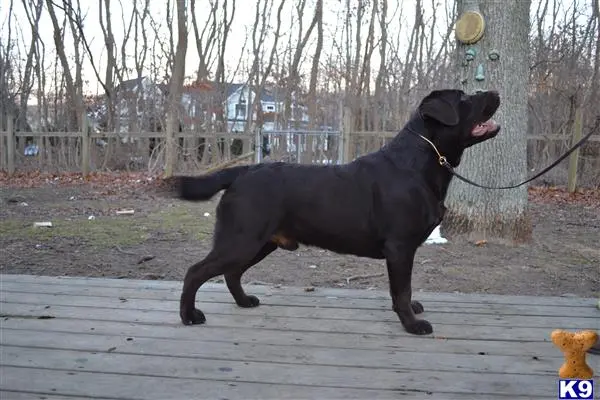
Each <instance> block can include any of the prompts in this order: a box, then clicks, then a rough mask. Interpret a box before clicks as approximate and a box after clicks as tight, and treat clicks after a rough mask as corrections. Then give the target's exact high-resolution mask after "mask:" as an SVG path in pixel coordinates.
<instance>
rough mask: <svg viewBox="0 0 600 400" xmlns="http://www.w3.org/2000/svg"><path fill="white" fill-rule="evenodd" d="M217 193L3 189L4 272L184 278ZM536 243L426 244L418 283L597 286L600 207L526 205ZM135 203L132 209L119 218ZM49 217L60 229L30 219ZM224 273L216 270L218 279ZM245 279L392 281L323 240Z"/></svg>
mask: <svg viewBox="0 0 600 400" xmlns="http://www.w3.org/2000/svg"><path fill="white" fill-rule="evenodd" d="M215 205H216V202H215V201H212V202H208V203H200V204H196V203H186V202H181V201H178V200H175V199H172V198H168V197H166V196H164V195H163V194H160V193H157V192H156V191H155V190H153V189H152V187H151V186H150V187H147V188H142V189H140V188H126V187H125V188H123V189H122V190H118V191H115V190H107V189H106V188H103V187H102V186H101V185H100V186H99V185H92V184H83V185H76V186H59V185H53V184H46V185H44V186H42V187H38V188H30V189H17V188H7V187H3V188H0V249H2V251H1V252H0V272H1V273H20V274H41V275H69V276H103V277H114V278H142V279H170V280H171V279H172V280H181V279H182V278H183V275H184V273H185V271H186V269H187V268H188V266H190V265H191V264H193V263H194V262H197V261H198V260H200V259H201V258H202V257H203V256H204V255H205V254H206V253H207V251H208V250H209V247H210V244H211V232H212V226H213V223H214V208H215ZM530 208H531V216H532V220H533V223H534V238H533V242H532V243H530V244H527V245H521V246H507V245H497V244H486V245H483V246H476V245H475V244H474V243H470V242H467V241H466V240H464V239H460V238H451V237H450V238H449V239H450V242H449V243H448V244H444V245H424V246H423V247H422V248H421V249H420V250H419V251H418V253H417V257H416V262H415V269H414V274H415V276H414V278H415V279H414V285H413V287H414V289H415V290H426V291H444V292H454V291H457V292H480V293H499V294H526V295H568V296H569V295H576V296H592V297H593V296H598V295H599V294H600V244H599V240H600V208H599V207H598V206H594V205H585V204H578V203H575V204H573V203H560V202H544V203H541V202H537V201H532V202H531V203H530ZM123 209H133V210H134V211H135V212H134V214H133V215H127V214H125V215H117V211H118V210H123ZM42 221H51V222H52V223H53V227H51V228H44V227H38V228H34V227H33V224H34V222H42ZM218 279H220V277H219V278H217V279H215V280H217V281H218ZM244 281H245V282H254V283H267V284H282V285H292V286H304V287H308V286H314V287H319V286H329V287H354V288H378V289H387V275H386V274H385V264H384V262H383V261H377V260H370V259H364V258H357V257H352V256H342V255H337V254H333V253H331V252H328V251H324V250H320V249H316V248H300V249H299V250H298V251H295V252H287V251H283V250H279V251H277V252H275V253H273V254H272V255H271V256H269V257H267V259H265V260H264V261H262V262H261V263H260V264H258V265H257V266H255V267H253V268H251V269H250V270H249V271H248V273H247V274H246V275H245V276H244Z"/></svg>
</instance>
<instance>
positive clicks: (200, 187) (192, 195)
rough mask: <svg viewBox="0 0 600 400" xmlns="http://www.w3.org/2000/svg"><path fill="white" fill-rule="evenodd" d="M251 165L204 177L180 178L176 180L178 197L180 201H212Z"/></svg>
mask: <svg viewBox="0 0 600 400" xmlns="http://www.w3.org/2000/svg"><path fill="white" fill-rule="evenodd" d="M250 167H251V166H250V165H240V166H238V167H231V168H226V169H222V170H220V171H217V172H213V173H212V174H209V175H203V176H178V177H177V178H176V180H177V181H176V186H177V195H178V197H179V198H180V199H183V200H191V201H205V200H210V199H211V197H213V196H214V195H215V194H217V193H218V192H219V191H221V190H223V189H227V188H228V187H229V186H231V184H232V183H233V182H234V181H235V180H236V179H237V178H238V177H239V176H240V175H243V174H245V173H246V172H247V171H248V170H249V169H250Z"/></svg>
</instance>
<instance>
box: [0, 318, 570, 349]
mask: <svg viewBox="0 0 600 400" xmlns="http://www.w3.org/2000/svg"><path fill="white" fill-rule="evenodd" d="M2 328H3V329H4V330H7V329H17V330H31V331H34V332H39V333H40V336H41V337H43V336H44V333H45V332H58V333H85V334H89V335H94V334H99V335H113V334H119V335H121V336H122V337H134V338H138V339H139V338H148V339H170V340H179V341H182V340H187V341H192V342H196V343H197V342H198V340H199V338H200V337H201V338H202V341H203V342H206V343H233V344H234V345H236V344H238V345H240V344H243V343H246V344H251V345H277V346H287V347H297V346H300V347H312V348H318V349H323V348H328V349H332V348H336V349H354V350H383V349H385V350H388V351H396V352H403V351H407V352H412V351H415V349H418V350H419V351H421V352H423V353H436V354H442V353H453V354H470V355H480V353H482V354H488V355H516V356H523V357H525V356H528V357H540V356H544V357H555V356H557V355H558V354H559V353H557V352H556V349H555V348H554V346H552V345H551V343H550V342H541V341H535V342H532V341H510V342H509V341H500V340H488V339H463V338H454V339H452V338H450V339H448V338H446V339H437V338H435V337H432V336H406V337H403V338H401V339H400V340H396V339H395V338H392V337H387V336H376V335H348V334H344V333H332V332H302V334H299V333H298V332H292V331H280V332H277V334H270V333H269V332H267V331H263V330H254V329H246V330H242V329H230V328H222V327H215V326H212V325H205V326H201V327H199V326H196V327H185V326H183V325H180V324H162V325H147V324H136V323H132V322H112V321H102V322H98V321H93V320H91V321H88V320H73V319H60V318H59V319H49V320H40V319H20V318H8V319H4V320H3V321H2Z"/></svg>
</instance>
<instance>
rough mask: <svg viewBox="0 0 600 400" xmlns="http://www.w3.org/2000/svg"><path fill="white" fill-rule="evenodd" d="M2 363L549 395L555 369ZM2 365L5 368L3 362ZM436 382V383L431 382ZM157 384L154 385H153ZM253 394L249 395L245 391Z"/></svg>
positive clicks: (13, 354) (40, 356)
mask: <svg viewBox="0 0 600 400" xmlns="http://www.w3.org/2000/svg"><path fill="white" fill-rule="evenodd" d="M2 365H3V367H21V368H25V367H27V368H30V369H34V368H35V369H43V370H45V371H48V372H52V371H56V370H58V371H72V372H73V373H80V372H84V371H88V372H95V373H97V375H96V376H98V375H99V374H120V375H122V376H127V377H131V378H132V379H135V378H137V377H153V378H155V379H160V380H163V379H165V378H176V379H194V380H199V381H209V382H211V384H213V383H217V382H232V383H233V382H235V383H246V384H260V385H261V386H262V387H269V386H272V385H280V386H286V387H288V388H290V387H303V388H306V389H309V388H317V387H318V388H319V389H320V390H323V389H326V388H330V389H339V390H372V391H377V390H384V391H387V392H392V391H402V390H403V389H404V390H406V389H408V390H410V391H416V392H420V393H426V392H428V391H433V392H442V393H468V392H475V393H480V394H486V393H490V394H504V395H511V396H525V395H531V396H552V395H555V391H556V376H555V375H529V374H508V373H501V374H498V373H484V372H480V373H478V374H472V373H469V372H460V371H456V372H446V371H414V370H410V369H400V368H398V369H395V370H390V369H377V370H373V369H370V368H355V367H340V366H336V367H329V366H318V365H301V364H294V365H292V364H278V363H273V362H271V363H258V362H231V361H218V360H211V361H210V362H203V360H195V359H194V358H181V357H171V356H166V357H152V356H146V355H133V354H119V353H115V352H111V353H106V352H104V353H100V352H96V353H91V352H77V351H67V350H49V349H26V348H14V347H8V348H6V349H4V351H3V357H2ZM3 369H4V368H3ZM432 382H435V385H433V384H432ZM153 386H157V385H153ZM248 397H252V396H248Z"/></svg>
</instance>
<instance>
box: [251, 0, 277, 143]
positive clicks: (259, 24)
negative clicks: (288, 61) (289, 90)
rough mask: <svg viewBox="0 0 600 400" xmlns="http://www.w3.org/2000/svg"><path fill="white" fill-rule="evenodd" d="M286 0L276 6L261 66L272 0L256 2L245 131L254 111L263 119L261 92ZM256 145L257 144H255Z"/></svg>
mask: <svg viewBox="0 0 600 400" xmlns="http://www.w3.org/2000/svg"><path fill="white" fill-rule="evenodd" d="M285 1H286V0H280V3H279V7H278V8H277V22H276V25H275V31H274V32H273V44H272V46H271V51H270V52H269V56H268V58H267V60H266V65H264V66H263V63H264V60H263V57H262V49H263V44H264V41H265V39H266V37H267V34H268V30H269V21H268V18H269V16H270V14H271V9H272V7H273V0H266V1H265V2H264V4H263V6H262V8H261V4H260V2H257V3H256V12H255V18H254V29H253V32H252V55H253V58H252V68H251V70H250V93H252V92H254V97H252V95H250V97H251V99H247V100H246V101H247V102H248V103H250V101H251V106H250V108H249V109H248V110H247V114H246V117H247V121H246V124H245V127H244V130H245V131H249V129H250V128H251V126H250V125H251V123H252V121H253V119H254V113H256V116H257V117H256V118H257V121H258V123H259V124H261V122H262V120H263V115H262V107H261V94H262V92H263V90H264V88H265V84H266V83H267V79H268V78H269V77H270V75H271V70H272V68H273V62H274V60H275V53H276V51H277V44H278V43H279V39H280V31H281V13H282V11H283V7H284V5H285ZM257 145H258V144H257Z"/></svg>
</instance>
